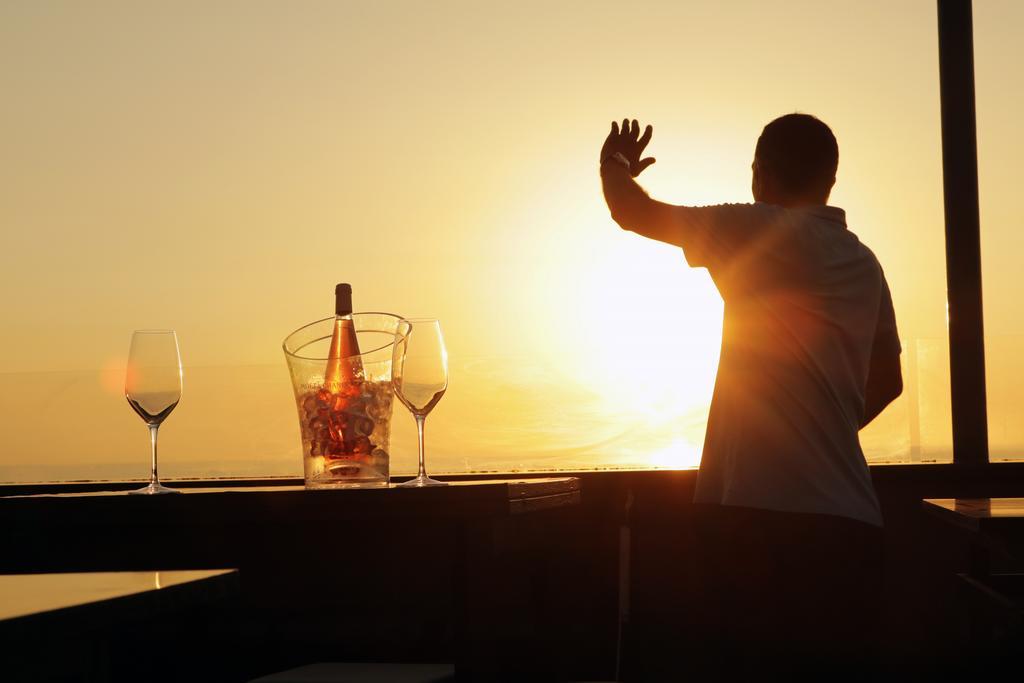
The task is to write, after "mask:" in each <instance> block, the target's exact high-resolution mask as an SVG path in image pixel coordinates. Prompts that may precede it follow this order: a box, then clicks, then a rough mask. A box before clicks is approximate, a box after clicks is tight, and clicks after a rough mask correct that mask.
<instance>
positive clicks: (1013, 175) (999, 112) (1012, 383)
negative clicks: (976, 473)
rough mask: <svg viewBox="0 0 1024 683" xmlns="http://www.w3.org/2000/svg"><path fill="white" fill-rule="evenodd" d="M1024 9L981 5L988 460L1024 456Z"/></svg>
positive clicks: (1006, 3) (977, 38)
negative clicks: (1023, 125)
mask: <svg viewBox="0 0 1024 683" xmlns="http://www.w3.org/2000/svg"><path fill="white" fill-rule="evenodd" d="M1021 26H1024V6H1022V5H1021V3H1019V2H1013V1H1012V0H1002V1H1000V0H993V1H992V2H977V3H974V52H975V61H974V67H975V80H976V87H977V110H978V114H977V116H978V176H979V177H978V184H979V193H980V200H981V250H982V251H981V262H982V273H983V277H984V283H983V284H984V299H985V363H986V373H985V374H986V384H987V389H988V432H989V459H990V460H992V461H996V460H1020V459H1024V419H1021V414H1020V409H1021V406H1022V405H1024V383H1022V382H1021V379H1022V378H1024V356H1022V355H1021V348H1024V316H1022V315H1021V296H1020V291H1021V287H1020V258H1021V254H1022V253H1024V233H1022V231H1021V211H1020V207H1019V206H1017V204H1016V199H1015V197H1016V196H1017V194H1018V186H1019V184H1020V164H1021V158H1022V157H1024V142H1022V141H1021V138H1020V119H1021V111H1022V107H1021V93H1022V92H1024V73H1022V72H1021V68H1020V67H1021V61H1022V60H1024V49H1022V46H1021V43H1020V36H1019V31H1020V27H1021Z"/></svg>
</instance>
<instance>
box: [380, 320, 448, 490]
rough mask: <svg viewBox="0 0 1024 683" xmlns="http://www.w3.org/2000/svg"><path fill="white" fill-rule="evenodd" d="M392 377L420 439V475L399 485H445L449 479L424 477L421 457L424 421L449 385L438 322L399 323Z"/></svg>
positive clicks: (423, 462)
mask: <svg viewBox="0 0 1024 683" xmlns="http://www.w3.org/2000/svg"><path fill="white" fill-rule="evenodd" d="M391 377H392V383H393V384H394V387H395V396H397V397H398V400H400V401H401V402H402V404H403V405H405V407H406V408H408V409H409V412H411V413H412V416H413V417H414V418H415V419H416V432H417V436H418V440H419V454H420V467H419V475H418V476H417V477H416V478H415V479H410V480H409V481H407V482H403V483H401V484H399V486H403V487H422V486H447V485H448V482H444V481H437V480H436V479H431V478H430V477H428V476H427V467H426V463H425V460H424V456H423V422H424V421H425V420H426V419H427V413H429V412H430V411H431V410H433V408H434V406H436V405H437V402H438V401H440V400H441V397H442V396H444V392H445V390H446V389H447V388H448V351H447V350H445V347H444V337H442V336H441V323H439V322H438V321H437V320H434V319H433V318H414V319H411V320H403V321H402V322H400V323H399V324H398V332H397V333H396V334H395V347H394V351H393V356H392V367H391Z"/></svg>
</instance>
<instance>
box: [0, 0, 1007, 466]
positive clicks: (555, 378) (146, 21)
mask: <svg viewBox="0 0 1024 683" xmlns="http://www.w3.org/2000/svg"><path fill="white" fill-rule="evenodd" d="M974 11H975V45H976V73H977V88H978V125H979V145H980V147H979V155H980V175H981V200H982V215H981V219H982V231H983V237H982V239H983V265H984V274H985V282H984V287H985V297H986V301H985V305H986V316H987V317H986V334H987V340H988V341H987V345H988V346H987V348H988V354H989V358H988V367H989V371H988V373H989V392H990V393H989V412H990V432H991V434H990V438H991V441H992V452H993V458H994V459H995V458H1007V457H1017V456H1020V455H1021V454H1022V453H1024V450H1022V449H1021V448H1020V447H1021V446H1024V426H1021V424H1020V421H1018V420H1015V419H1014V415H1015V414H1016V410H1017V409H1018V407H1019V406H1020V405H1021V402H1022V401H1024V391H1022V390H1020V389H1019V388H1018V386H1019V385H1021V384H1022V383H1024V361H1021V360H1020V359H1019V353H1018V351H1017V349H1018V348H1019V347H1020V345H1021V343H1022V342H1024V316H1022V315H1021V313H1022V310H1021V309H1022V303H1021V300H1022V297H1021V294H1020V291H1021V289H1020V285H1019V282H1018V272H1019V270H1020V266H1019V261H1018V259H1019V254H1020V253H1021V251H1022V249H1024V238H1022V236H1021V225H1020V209H1019V207H1017V206H1016V198H1017V195H1018V190H1017V187H1016V180H1017V165H1018V164H1019V160H1020V159H1021V158H1022V157H1024V145H1022V143H1021V137H1020V133H1019V126H1020V123H1019V122H1020V119H1021V116H1020V112H1021V106H1020V105H1021V93H1022V92H1024V82H1022V81H1024V48H1022V44H1021V41H1020V39H1019V36H1020V33H1021V30H1022V28H1024V4H1021V3H1019V2H1012V1H1003V2H996V1H993V0H986V1H984V2H977V3H975V10H974ZM937 64H938V61H937V40H936V18H935V3H934V1H933V0H913V1H906V2H899V3H893V2H883V1H870V2H869V1H864V2H858V3H849V2H838V1H835V2H821V1H815V2H810V1H807V2H779V3H764V2H757V1H750V2H739V1H733V0H729V1H721V2H680V1H678V0H673V1H666V2H636V3H630V4H628V5H626V4H623V3H621V2H614V3H613V2H562V3H550V2H540V1H537V2H534V1H524V0H517V1H516V2H503V3H481V2H445V1H441V2H430V3H425V2H373V3H355V2H341V1H337V2H290V3H286V2H92V3H79V2H27V1H26V2H8V3H3V4H2V5H0V84H2V86H3V92H4V106H3V107H0V153H2V158H3V159H4V162H5V163H4V164H3V165H2V166H0V226H2V230H3V236H4V238H3V242H4V245H3V249H0V287H2V288H3V291H4V292H5V296H4V303H3V309H2V316H0V350H2V351H3V352H2V353H0V409H2V412H0V480H7V481H10V480H15V481H18V480H21V481H24V480H38V479H76V478H91V477H121V478H124V477H137V478H141V477H144V476H146V475H147V474H148V472H147V467H148V439H147V437H146V433H145V429H144V426H143V424H142V422H141V421H140V420H139V419H138V417H137V416H135V415H134V414H133V413H132V411H131V409H130V408H129V406H128V405H127V403H126V402H125V400H124V397H123V393H122V387H123V364H124V360H125V357H126V354H127V351H128V342H129V338H130V335H131V332H132V330H133V329H137V328H151V327H160V328H174V329H176V330H177V332H178V335H179V338H180V344H181V353H182V357H183V360H184V362H185V366H186V367H185V379H184V386H185V388H184V395H183V397H182V401H181V404H180V405H179V406H178V408H177V409H176V411H175V413H173V414H172V415H171V417H170V418H169V419H168V421H167V423H166V426H165V427H164V429H163V430H162V433H161V469H162V471H163V472H165V473H166V474H168V475H170V476H172V477H173V476H205V475H211V474H212V475H218V476H225V475H231V474H238V475H256V474H296V475H298V474H299V473H301V470H302V465H301V460H300V442H299V435H298V427H297V420H296V414H295V408H294V405H293V403H292V395H291V389H290V387H289V383H288V375H287V370H286V369H285V365H284V359H283V355H282V352H281V346H280V345H281V340H282V339H283V337H284V336H285V335H286V334H287V333H288V332H290V331H291V330H293V329H294V328H296V327H298V326H300V325H302V324H304V323H306V322H309V321H312V320H315V319H318V318H322V317H325V316H327V315H330V314H331V313H332V311H333V308H332V307H333V288H334V285H335V283H337V282H343V281H346V282H351V283H352V285H353V290H354V300H355V306H356V309H357V310H382V311H392V312H395V313H399V314H402V315H407V316H431V317H437V318H439V319H440V320H441V323H442V326H443V329H444V332H445V335H446V338H447V342H448V347H449V355H450V358H451V364H452V375H451V382H450V388H449V392H448V394H447V395H446V396H445V398H444V399H443V400H442V401H441V403H440V404H439V406H438V407H437V409H436V410H435V411H434V413H433V414H432V415H431V417H430V418H429V420H428V421H427V444H428V466H431V467H432V469H434V470H437V471H466V470H481V469H483V470H495V469H496V470H502V469H524V468H525V469H548V468H569V469H578V468H584V467H645V466H658V467H682V466H694V465H696V464H697V462H698V461H699V454H700V444H701V441H702V436H703V429H704V419H705V418H706V412H707V403H708V401H709V399H710V395H711V388H712V383H713V380H714V371H715V363H716V362H717V354H718V344H719V341H720V336H719V335H720V324H721V300H720V299H719V297H718V295H717V293H716V291H715V289H714V287H713V285H712V284H711V281H710V279H709V278H708V275H707V273H706V272H705V271H703V270H690V269H687V268H686V267H685V262H684V261H683V259H682V255H681V253H680V252H679V251H678V250H676V249H673V248H671V247H668V246H664V245H660V244H657V243H654V242H649V241H645V240H644V239H642V238H640V237H638V236H635V235H632V234H628V233H624V232H622V231H621V230H620V229H619V228H618V227H617V226H616V225H615V224H614V223H613V222H612V221H611V219H610V218H609V217H608V214H607V209H606V208H605V206H604V202H603V200H602V198H601V193H600V184H599V182H598V175H597V155H598V151H599V149H600V146H601V142H602V140H603V138H604V135H605V134H606V132H607V128H608V125H609V122H610V121H611V120H612V119H615V118H618V119H621V118H622V117H624V116H630V117H636V118H638V119H640V121H641V123H644V124H646V123H652V124H653V125H654V129H655V131H654V139H653V142H652V143H651V146H650V148H649V153H650V154H652V155H653V156H655V157H657V158H658V163H656V164H655V165H654V166H653V167H651V168H650V169H649V170H648V171H646V172H645V173H644V175H643V176H641V178H640V180H641V183H642V184H643V185H644V186H645V187H646V188H647V189H648V190H649V191H650V192H651V194H652V195H653V196H655V197H656V198H658V199H661V200H663V201H668V202H672V203H679V204H708V203H720V202H736V201H750V189H749V188H750V162H751V159H752V155H753V148H754V142H755V140H756V138H757V136H758V134H759V133H760V130H761V128H762V127H763V125H764V124H765V123H767V122H768V121H769V120H771V119H772V118H774V117H776V116H779V115H781V114H784V113H788V112H792V111H803V112H809V113H813V114H815V115H817V116H819V117H820V118H822V119H823V120H824V121H826V122H827V123H828V124H829V125H830V126H831V127H832V129H833V130H834V132H835V134H836V136H837V138H838V140H839V146H840V163H839V173H838V182H837V184H836V188H835V191H834V193H833V196H832V202H831V203H832V204H834V205H836V206H840V207H843V208H845V209H846V210H847V215H848V221H849V225H850V228H851V229H852V230H853V231H854V232H856V233H857V234H858V235H859V236H860V238H861V239H862V240H863V241H864V242H865V243H867V244H868V245H869V246H870V247H871V248H872V249H873V250H874V251H875V253H876V254H877V255H878V257H879V259H880V261H881V263H882V265H883V267H884V268H885V271H886V275H887V277H888V279H889V282H890V285H891V289H892V292H893V297H894V300H895V305H896V312H897V318H898V324H899V329H900V335H901V337H902V339H903V345H904V349H905V350H906V351H907V352H906V353H905V354H904V361H905V367H904V373H905V375H906V378H907V382H908V387H907V392H906V393H905V395H904V397H903V398H901V399H900V400H899V401H897V402H896V403H895V404H894V405H893V406H892V407H891V408H890V409H889V410H888V411H887V413H886V414H885V415H883V416H882V417H881V418H880V419H879V421H878V424H877V425H875V426H873V427H871V428H870V429H869V430H868V431H866V432H865V433H864V434H863V443H864V445H865V450H866V452H867V455H868V457H869V460H875V461H883V460H889V461H893V460H897V461H910V460H929V459H930V460H935V459H938V460H949V459H951V453H950V434H949V430H950V427H949V415H948V404H949V388H948V368H947V366H946V363H947V362H948V360H947V345H946V342H945V334H946V319H945V300H946V297H945V275H944V247H943V214H942V195H941V190H942V169H941V163H940V162H941V149H940V146H939V145H940V137H939V90H938V66H937ZM394 417H395V426H394V439H393V441H394V444H393V469H395V470H397V471H399V472H408V471H411V470H412V469H413V468H414V465H413V463H414V459H415V453H414V447H413V443H414V442H413V439H412V419H411V418H410V417H409V415H408V414H407V413H406V412H405V411H404V409H403V408H401V407H400V406H398V407H396V409H395V416H394Z"/></svg>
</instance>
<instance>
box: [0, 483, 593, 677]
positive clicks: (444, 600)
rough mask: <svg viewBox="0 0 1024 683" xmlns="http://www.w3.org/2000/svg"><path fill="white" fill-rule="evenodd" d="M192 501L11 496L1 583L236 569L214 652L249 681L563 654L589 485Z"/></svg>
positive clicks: (207, 492)
mask: <svg viewBox="0 0 1024 683" xmlns="http://www.w3.org/2000/svg"><path fill="white" fill-rule="evenodd" d="M173 485H174V484H172V486H173ZM24 490H25V489H24V488H22V489H21V491H20V492H23V491H24ZM181 490H182V491H183V493H182V494H181V495H164V496H132V495H128V494H127V493H125V492H100V491H91V492H79V493H51V494H46V495H18V496H6V497H0V528H3V529H4V534H5V546H6V547H5V552H4V553H2V554H0V572H56V571H60V572H67V571H125V570H154V569H161V570H170V569H191V568H195V567H204V568H237V569H238V570H239V581H240V584H241V597H240V599H239V600H237V601H236V603H237V604H236V606H235V607H234V608H233V609H232V610H231V611H230V613H229V614H222V615H213V616H212V617H208V618H207V622H208V623H209V624H212V625H211V626H210V627H209V628H211V629H213V630H214V631H216V634H217V635H215V636H214V635H211V636H210V638H208V640H210V641H211V642H213V641H217V642H218V643H220V644H221V645H223V644H224V643H226V644H227V646H226V647H219V648H218V651H224V652H232V653H234V654H232V657H233V660H232V661H231V662H223V663H221V664H220V665H219V666H221V670H224V671H231V672H233V673H237V669H238V667H239V666H245V667H248V668H247V669H246V671H245V674H246V675H250V676H252V677H255V676H256V675H259V674H263V673H267V672H270V671H274V670H282V669H286V668H290V667H293V666H296V665H300V664H306V663H310V662H316V661H375V660H376V661H442V662H453V663H455V664H456V665H457V667H459V669H460V675H462V674H466V673H469V674H470V675H469V676H467V677H466V678H467V680H471V679H473V678H479V679H486V678H488V673H487V670H488V668H489V667H497V666H499V665H501V666H504V665H505V664H506V663H507V662H513V663H514V664H516V666H519V664H520V663H522V665H525V666H529V665H530V664H531V662H536V661H538V660H537V657H538V656H539V657H544V656H551V655H550V653H544V652H541V653H539V654H538V648H540V649H543V648H545V647H548V646H549V644H551V645H554V644H555V643H557V642H558V641H557V638H556V637H555V634H554V633H552V629H557V623H558V621H557V620H558V619H559V618H560V617H559V616H558V614H559V612H560V611H564V608H563V607H562V606H561V605H560V604H558V602H557V600H556V598H557V596H556V595H555V594H553V593H552V594H550V595H548V593H546V592H545V588H544V586H546V585H547V583H548V577H549V576H550V575H551V572H552V571H556V572H557V571H559V563H560V562H561V559H560V558H561V557H562V555H563V553H562V552H561V548H562V547H563V546H564V545H565V543H566V542H567V541H568V540H569V539H568V537H569V535H570V534H572V533H573V532H572V531H571V529H573V528H575V527H573V526H572V525H573V524H577V523H578V521H573V520H574V517H573V516H572V514H571V513H572V511H573V510H574V509H576V508H578V503H579V502H580V499H581V491H580V482H579V479H578V478H575V477H551V478H538V479H492V480H478V481H459V482H453V483H452V484H451V485H450V486H444V487H436V488H424V489H403V488H377V489H329V490H306V489H304V488H303V487H301V486H260V487H219V488H209V487H204V486H195V485H192V486H188V485H183V486H182V487H181ZM242 634H245V635H244V636H243V635H242ZM473 672H479V673H480V675H479V676H475V675H473Z"/></svg>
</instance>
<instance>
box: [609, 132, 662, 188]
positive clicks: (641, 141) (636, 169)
mask: <svg viewBox="0 0 1024 683" xmlns="http://www.w3.org/2000/svg"><path fill="white" fill-rule="evenodd" d="M653 133H654V128H652V127H651V126H647V127H646V128H645V129H644V134H643V135H640V124H639V123H637V120H636V119H633V121H632V122H631V121H630V120H629V119H622V127H621V128H619V124H618V122H616V121H612V130H611V132H610V133H608V137H607V138H605V141H604V146H603V147H602V148H601V162H602V163H604V161H605V160H606V159H607V158H608V157H610V156H612V155H613V154H615V153H616V152H618V153H619V154H621V155H622V156H624V157H626V160H627V161H629V170H630V173H632V174H633V177H634V178H635V177H637V176H638V175H640V174H641V173H643V171H644V169H645V168H647V167H648V166H650V165H651V164H653V163H654V157H647V158H646V159H641V158H640V155H641V154H643V153H644V149H646V147H647V143H649V142H650V141H651V135H652V134H653Z"/></svg>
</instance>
